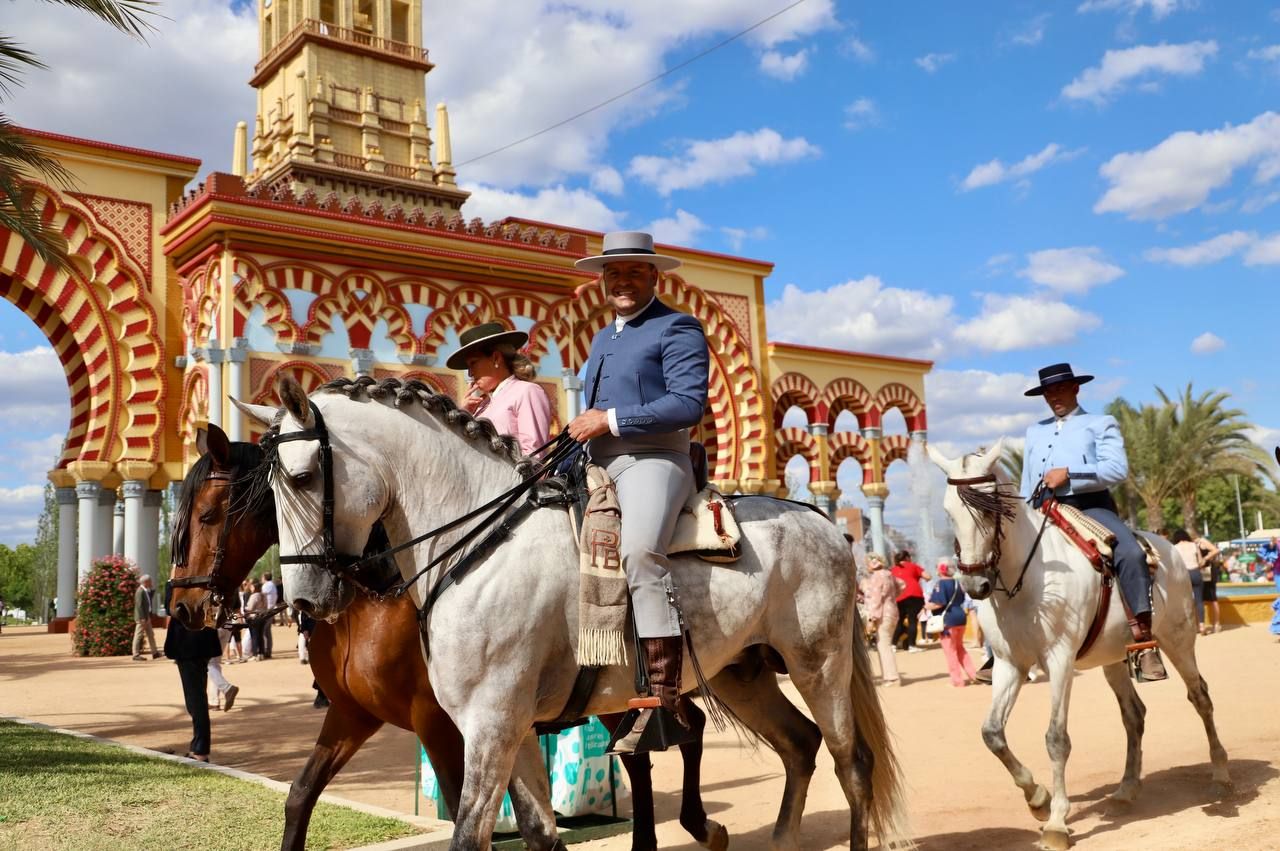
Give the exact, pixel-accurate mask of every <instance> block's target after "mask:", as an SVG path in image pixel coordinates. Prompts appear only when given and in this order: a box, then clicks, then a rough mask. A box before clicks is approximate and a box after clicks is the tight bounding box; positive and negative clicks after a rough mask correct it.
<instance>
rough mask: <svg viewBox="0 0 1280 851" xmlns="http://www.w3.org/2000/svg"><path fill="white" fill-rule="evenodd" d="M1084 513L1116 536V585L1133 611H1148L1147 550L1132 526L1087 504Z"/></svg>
mask: <svg viewBox="0 0 1280 851" xmlns="http://www.w3.org/2000/svg"><path fill="white" fill-rule="evenodd" d="M1084 513H1085V514H1087V515H1089V516H1090V517H1092V518H1093V519H1094V520H1096V521H1098V522H1099V523H1101V524H1102V525H1103V526H1106V527H1107V530H1108V531H1110V532H1111V534H1113V535H1115V536H1116V546H1115V555H1114V558H1115V565H1116V585H1118V586H1120V593H1121V594H1123V595H1124V600H1125V602H1126V603H1128V604H1129V608H1130V609H1132V610H1133V613H1134V614H1135V615H1140V614H1142V613H1143V612H1150V611H1151V574H1150V573H1148V572H1147V551H1146V550H1144V549H1143V548H1142V544H1139V543H1138V539H1137V538H1136V537H1134V534H1133V532H1132V530H1130V529H1129V527H1128V526H1126V525H1125V524H1124V521H1123V520H1121V519H1120V518H1119V517H1117V516H1116V513H1115V512H1114V511H1109V510H1108V509H1105V508H1086V509H1085V510H1084Z"/></svg>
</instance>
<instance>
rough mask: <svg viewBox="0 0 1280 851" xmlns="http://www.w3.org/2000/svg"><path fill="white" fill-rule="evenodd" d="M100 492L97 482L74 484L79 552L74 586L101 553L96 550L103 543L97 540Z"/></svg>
mask: <svg viewBox="0 0 1280 851" xmlns="http://www.w3.org/2000/svg"><path fill="white" fill-rule="evenodd" d="M101 492H102V485H101V483H99V482H92V481H83V482H77V483H76V499H77V500H79V502H80V511H79V513H80V518H79V526H80V552H79V555H78V557H77V559H76V584H77V585H79V583H80V582H81V581H82V580H83V579H84V578H85V577H86V576H88V575H89V569H90V568H91V567H93V560H94V559H95V558H97V557H98V556H100V555H102V553H100V552H98V549H99V548H100V547H101V546H102V545H103V543H104V541H101V540H98V539H97V537H96V535H97V531H98V524H97V520H98V494H99V493H101Z"/></svg>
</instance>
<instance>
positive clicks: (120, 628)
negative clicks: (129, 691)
mask: <svg viewBox="0 0 1280 851" xmlns="http://www.w3.org/2000/svg"><path fill="white" fill-rule="evenodd" d="M137 590H138V571H137V570H135V569H134V567H133V563H132V562H130V561H129V560H128V559H125V558H121V557H120V556H107V557H106V558H100V559H98V560H97V561H95V562H94V563H93V568H92V569H91V570H90V572H89V575H88V576H86V577H85V578H84V581H83V582H81V583H80V594H79V598H78V599H79V605H78V606H77V608H76V623H75V630H74V632H72V634H71V646H72V648H73V649H74V650H75V653H76V655H78V656H128V655H129V654H130V653H132V652H133V651H132V649H131V647H130V645H131V644H132V643H133V595H134V592H135V591H137Z"/></svg>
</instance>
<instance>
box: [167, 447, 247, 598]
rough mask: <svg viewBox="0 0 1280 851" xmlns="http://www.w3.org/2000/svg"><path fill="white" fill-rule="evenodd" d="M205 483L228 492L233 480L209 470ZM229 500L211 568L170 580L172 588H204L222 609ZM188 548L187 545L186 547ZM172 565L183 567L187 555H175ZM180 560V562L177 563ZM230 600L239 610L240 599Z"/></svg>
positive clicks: (224, 596)
mask: <svg viewBox="0 0 1280 851" xmlns="http://www.w3.org/2000/svg"><path fill="white" fill-rule="evenodd" d="M206 481H210V482H221V483H223V484H224V485H226V487H227V489H228V490H230V488H231V486H232V485H233V484H234V483H235V480H234V479H232V478H231V473H230V471H227V470H210V471H209V475H208V477H207V478H206ZM230 512H231V499H230V497H228V499H227V509H226V514H225V515H224V516H223V518H222V528H221V529H220V530H219V531H218V544H217V547H216V548H215V549H214V551H213V566H212V567H210V568H209V572H208V573H207V574H204V575H202V576H180V577H178V578H177V579H171V580H170V582H171V583H172V584H173V587H174V588H206V589H208V591H209V600H210V602H211V603H213V605H215V606H218V607H222V606H223V604H224V603H225V601H226V599H227V594H226V593H224V591H223V590H222V589H221V588H219V587H218V581H219V579H220V576H219V573H220V572H221V570H222V562H223V560H224V559H225V558H226V556H227V538H228V537H229V536H230V534H231V516H230ZM188 546H189V545H188ZM174 556H175V561H174V564H175V565H177V566H178V567H183V566H185V565H186V563H187V553H185V552H183V553H175V554H174ZM177 558H181V559H182V561H177V560H176V559H177ZM230 596H231V598H232V599H233V600H234V601H235V606H234V607H233V610H238V609H239V608H240V598H239V595H237V594H234V593H233V594H231V595H230Z"/></svg>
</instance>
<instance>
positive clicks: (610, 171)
mask: <svg viewBox="0 0 1280 851" xmlns="http://www.w3.org/2000/svg"><path fill="white" fill-rule="evenodd" d="M591 189H592V191H593V192H603V193H604V194H605V195H621V194H622V190H623V184H622V175H620V174H618V170H617V169H616V168H612V167H610V166H605V167H604V168H602V169H600V170H599V171H597V172H596V173H595V174H593V175H591Z"/></svg>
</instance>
